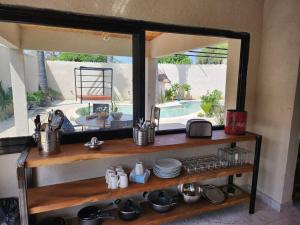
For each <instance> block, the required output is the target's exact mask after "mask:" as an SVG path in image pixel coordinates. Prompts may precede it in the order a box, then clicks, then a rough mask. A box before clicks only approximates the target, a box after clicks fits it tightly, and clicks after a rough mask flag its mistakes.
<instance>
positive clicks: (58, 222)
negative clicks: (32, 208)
mask: <svg viewBox="0 0 300 225" xmlns="http://www.w3.org/2000/svg"><path fill="white" fill-rule="evenodd" d="M38 225H67V222H66V221H65V220H64V219H63V218H61V217H50V218H45V219H43V220H41V221H40V222H39V223H38Z"/></svg>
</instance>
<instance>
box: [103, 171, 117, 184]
mask: <svg viewBox="0 0 300 225" xmlns="http://www.w3.org/2000/svg"><path fill="white" fill-rule="evenodd" d="M111 175H116V172H115V171H114V170H112V169H107V170H106V173H105V181H106V183H107V184H108V183H109V179H110V176H111Z"/></svg>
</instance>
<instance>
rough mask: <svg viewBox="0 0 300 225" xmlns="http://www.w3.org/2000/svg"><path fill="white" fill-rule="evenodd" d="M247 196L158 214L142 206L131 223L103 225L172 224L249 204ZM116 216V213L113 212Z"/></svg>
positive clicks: (180, 206)
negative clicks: (180, 220)
mask: <svg viewBox="0 0 300 225" xmlns="http://www.w3.org/2000/svg"><path fill="white" fill-rule="evenodd" d="M249 199H250V197H249V194H247V193H245V192H243V194H241V195H239V196H236V197H230V198H228V199H227V200H226V201H225V202H224V203H222V204H218V205H213V204H210V203H209V202H207V201H205V200H201V201H199V202H197V203H193V204H185V203H181V204H178V205H177V206H176V207H175V208H174V209H173V210H172V211H169V212H167V213H158V212H155V211H153V210H152V209H151V208H150V207H149V206H148V204H146V203H145V204H143V206H144V212H143V213H142V214H141V215H140V217H139V218H138V219H136V220H133V221H130V222H128V221H122V220H120V219H115V220H104V221H103V223H101V224H103V225H126V224H129V225H141V224H147V225H160V224H165V223H168V222H172V221H175V220H179V219H184V218H188V217H192V216H196V215H200V214H203V213H207V212H211V211H216V210H220V209H223V208H226V207H230V206H234V205H237V204H241V203H246V202H249ZM114 214H115V215H117V213H116V212H114ZM68 224H70V225H79V223H78V220H77V218H73V219H71V220H69V221H68Z"/></svg>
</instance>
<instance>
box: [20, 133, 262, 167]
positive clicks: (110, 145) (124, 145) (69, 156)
mask: <svg viewBox="0 0 300 225" xmlns="http://www.w3.org/2000/svg"><path fill="white" fill-rule="evenodd" d="M255 138H256V137H255V135H253V134H248V133H247V134H246V135H240V136H234V135H227V134H225V133H224V131H222V130H218V131H213V135H212V138H204V139H201V138H200V139H199V138H187V137H186V135H185V133H181V134H168V135H160V136H156V137H155V143H154V144H152V145H148V146H136V145H135V144H134V143H133V140H132V138H126V139H119V140H108V141H105V143H104V144H103V146H102V149H101V150H87V149H86V148H85V147H83V144H82V143H81V144H68V145H62V146H61V152H60V153H58V154H56V155H52V156H48V157H45V156H41V155H39V152H38V149H37V148H32V149H31V150H30V152H29V155H28V157H27V160H26V162H25V166H26V167H27V168H34V167H41V166H51V165H57V164H68V163H73V162H76V161H81V160H93V159H104V158H113V157H125V156H132V155H137V154H145V153H153V152H159V151H170V150H181V149H182V150H184V149H186V148H192V147H200V146H207V145H218V144H227V143H233V142H241V141H254V140H255Z"/></svg>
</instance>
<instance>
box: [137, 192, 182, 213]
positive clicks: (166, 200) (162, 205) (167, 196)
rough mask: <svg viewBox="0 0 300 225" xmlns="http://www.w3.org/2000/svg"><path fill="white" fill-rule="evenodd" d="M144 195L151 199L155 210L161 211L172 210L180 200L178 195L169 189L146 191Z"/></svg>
mask: <svg viewBox="0 0 300 225" xmlns="http://www.w3.org/2000/svg"><path fill="white" fill-rule="evenodd" d="M143 196H144V198H146V199H147V200H148V201H149V203H150V204H151V207H152V209H153V210H154V211H157V212H161V213H163V212H168V211H170V210H171V209H172V208H173V207H174V206H175V205H176V203H177V200H178V196H176V195H174V194H173V193H171V192H170V191H167V190H157V191H152V192H150V193H148V192H144V193H143Z"/></svg>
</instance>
